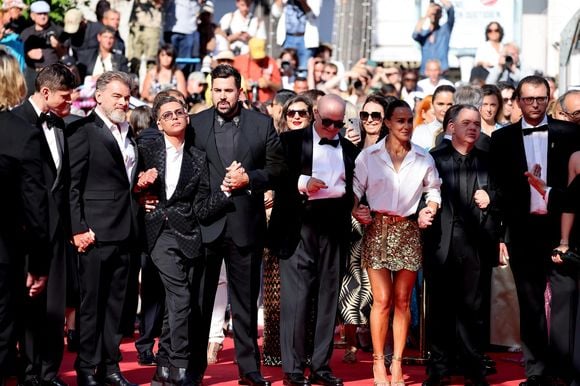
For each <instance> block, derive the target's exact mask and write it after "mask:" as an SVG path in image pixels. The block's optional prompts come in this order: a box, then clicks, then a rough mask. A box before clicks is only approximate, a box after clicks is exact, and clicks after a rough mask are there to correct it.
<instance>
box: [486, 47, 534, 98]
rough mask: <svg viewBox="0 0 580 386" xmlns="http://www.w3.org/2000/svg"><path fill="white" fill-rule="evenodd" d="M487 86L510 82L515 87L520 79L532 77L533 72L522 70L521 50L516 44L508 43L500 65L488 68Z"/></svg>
mask: <svg viewBox="0 0 580 386" xmlns="http://www.w3.org/2000/svg"><path fill="white" fill-rule="evenodd" d="M488 71H489V75H488V76H487V79H486V83H487V84H496V83H497V82H500V81H502V82H508V83H509V84H511V85H513V86H514V87H515V86H517V84H518V83H519V81H520V79H522V78H524V77H526V76H528V75H532V74H533V71H530V70H527V69H524V68H522V66H521V63H520V49H519V47H518V46H517V45H516V44H515V43H506V44H505V45H504V46H503V49H502V52H501V55H500V57H499V61H498V64H496V65H495V66H493V67H491V68H488Z"/></svg>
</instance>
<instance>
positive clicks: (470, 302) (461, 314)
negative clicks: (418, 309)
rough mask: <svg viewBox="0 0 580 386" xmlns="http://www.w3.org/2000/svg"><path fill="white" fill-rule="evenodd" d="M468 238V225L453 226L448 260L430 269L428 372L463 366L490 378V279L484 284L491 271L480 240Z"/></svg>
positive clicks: (447, 371)
mask: <svg viewBox="0 0 580 386" xmlns="http://www.w3.org/2000/svg"><path fill="white" fill-rule="evenodd" d="M468 240H469V239H468V238H467V235H466V234H465V231H464V229H463V227H462V226H459V225H456V226H454V228H453V236H452V238H451V245H450V249H449V255H448V256H447V260H446V261H445V263H444V264H442V265H439V264H432V265H427V266H426V267H425V270H426V272H425V277H426V279H427V284H428V293H429V298H428V299H429V313H428V321H427V326H428V328H429V330H430V331H429V337H430V351H431V358H430V361H429V363H428V366H427V372H428V374H429V375H437V376H446V375H451V374H452V370H453V369H454V368H455V367H458V368H459V369H461V370H462V372H463V373H464V375H465V376H466V377H468V378H472V379H481V378H483V377H484V376H485V366H484V364H483V362H482V353H483V344H484V342H485V339H484V330H483V326H484V314H485V312H484V308H483V302H482V300H483V299H484V293H485V286H486V285H487V286H489V283H486V282H485V280H486V277H487V275H485V272H486V269H485V267H483V266H482V264H481V261H480V257H479V255H478V252H477V249H476V247H475V245H474V241H475V240H473V241H471V242H470V241H468ZM456 358H457V359H458V360H459V362H458V363H456V361H455V360H456Z"/></svg>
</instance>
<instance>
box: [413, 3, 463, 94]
mask: <svg viewBox="0 0 580 386" xmlns="http://www.w3.org/2000/svg"><path fill="white" fill-rule="evenodd" d="M441 2H442V3H443V5H444V6H445V10H446V12H447V23H445V24H443V25H440V24H439V21H440V20H441V16H442V12H443V7H441V5H439V4H437V3H429V6H428V8H427V12H426V13H425V16H424V17H422V18H421V19H419V21H418V22H417V25H416V27H415V31H414V32H413V39H415V40H416V41H417V42H418V43H419V44H420V45H421V69H420V71H419V73H420V74H426V67H427V61H428V60H431V59H437V60H438V61H439V63H440V64H441V70H442V71H443V72H447V70H448V69H449V64H448V62H447V56H448V55H449V39H450V37H451V31H452V30H453V24H454V23H455V9H454V8H453V4H451V1H449V0H441ZM426 93H427V94H430V92H427V91H426Z"/></svg>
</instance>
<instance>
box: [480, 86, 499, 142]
mask: <svg viewBox="0 0 580 386" xmlns="http://www.w3.org/2000/svg"><path fill="white" fill-rule="evenodd" d="M481 91H482V93H483V101H482V103H481V107H480V108H479V112H480V114H481V135H480V137H479V139H478V140H477V144H476V146H477V147H478V148H479V149H481V150H484V151H486V152H488V151H489V145H490V143H491V135H492V134H493V132H494V131H495V130H497V129H499V128H500V127H502V125H501V124H500V123H498V119H500V118H501V116H502V110H503V103H502V102H503V101H502V98H501V92H500V91H499V88H497V87H496V86H494V85H492V84H486V85H484V86H483V87H482V88H481Z"/></svg>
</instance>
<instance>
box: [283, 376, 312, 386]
mask: <svg viewBox="0 0 580 386" xmlns="http://www.w3.org/2000/svg"><path fill="white" fill-rule="evenodd" d="M284 386H310V381H309V380H308V379H307V378H306V377H305V376H304V374H302V373H286V374H284Z"/></svg>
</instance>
